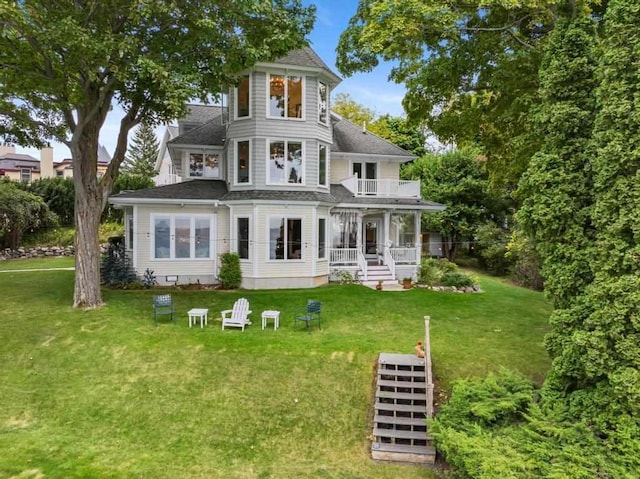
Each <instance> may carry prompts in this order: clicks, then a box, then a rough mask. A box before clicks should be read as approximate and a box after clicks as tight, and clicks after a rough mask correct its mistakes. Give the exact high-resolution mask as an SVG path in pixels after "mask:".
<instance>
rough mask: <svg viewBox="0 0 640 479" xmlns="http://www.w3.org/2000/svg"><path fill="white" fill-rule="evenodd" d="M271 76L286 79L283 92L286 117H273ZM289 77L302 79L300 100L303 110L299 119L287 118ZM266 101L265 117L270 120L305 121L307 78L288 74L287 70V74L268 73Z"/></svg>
mask: <svg viewBox="0 0 640 479" xmlns="http://www.w3.org/2000/svg"><path fill="white" fill-rule="evenodd" d="M271 75H275V76H281V77H284V90H283V92H282V95H283V98H284V99H285V104H284V111H285V116H271V88H270V85H271V81H270V80H271ZM289 77H300V79H301V82H300V83H301V94H300V97H301V98H300V100H301V101H302V103H301V104H300V108H301V109H302V111H301V116H300V118H297V117H290V116H286V113H287V112H288V103H289V99H288V95H287V91H288V90H289V82H288V80H287V79H288V78H289ZM266 82H267V84H266V87H265V88H266V93H267V94H266V97H267V98H266V100H267V104H266V111H265V115H266V118H267V119H268V120H285V121H305V111H306V109H307V107H306V103H307V100H306V98H305V96H306V85H307V77H306V76H305V75H304V74H302V75H297V74H295V73H290V72H287V71H286V70H285V73H275V72H267V74H266Z"/></svg>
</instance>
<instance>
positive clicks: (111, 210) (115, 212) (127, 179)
mask: <svg viewBox="0 0 640 479" xmlns="http://www.w3.org/2000/svg"><path fill="white" fill-rule="evenodd" d="M153 186H155V184H154V182H153V180H152V179H151V178H149V177H147V176H141V175H132V174H129V173H122V174H120V175H118V179H117V180H116V182H115V183H114V185H113V191H112V192H111V194H113V195H115V194H117V193H120V192H121V191H124V190H129V191H135V190H144V189H145V188H152V187H153ZM123 217H124V213H123V211H122V210H120V209H116V208H115V207H114V206H113V205H107V207H106V208H105V210H104V212H103V213H102V222H103V223H104V222H105V221H107V222H120V223H122V219H123Z"/></svg>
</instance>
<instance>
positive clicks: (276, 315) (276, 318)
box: [262, 311, 280, 331]
mask: <svg viewBox="0 0 640 479" xmlns="http://www.w3.org/2000/svg"><path fill="white" fill-rule="evenodd" d="M269 319H273V330H274V331H275V330H276V329H278V327H279V326H280V311H263V312H262V329H264V328H265V326H266V325H267V320H269Z"/></svg>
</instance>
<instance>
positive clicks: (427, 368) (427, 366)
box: [424, 316, 433, 419]
mask: <svg viewBox="0 0 640 479" xmlns="http://www.w3.org/2000/svg"><path fill="white" fill-rule="evenodd" d="M430 320H431V318H430V317H429V316H425V317H424V376H425V378H424V380H425V385H426V389H427V419H432V418H433V375H432V373H431V339H430V337H429V322H430Z"/></svg>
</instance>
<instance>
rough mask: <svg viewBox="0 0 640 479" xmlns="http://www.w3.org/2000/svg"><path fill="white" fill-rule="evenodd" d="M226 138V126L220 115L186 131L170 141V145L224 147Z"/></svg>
mask: <svg viewBox="0 0 640 479" xmlns="http://www.w3.org/2000/svg"><path fill="white" fill-rule="evenodd" d="M225 136H226V130H225V126H224V125H223V124H222V118H221V117H220V115H218V116H217V117H215V118H213V119H211V120H209V121H207V122H206V123H203V124H202V125H200V126H196V127H195V128H191V129H190V130H187V131H185V132H184V133H183V134H182V135H179V136H176V137H175V138H173V139H171V140H169V141H168V142H167V144H170V145H212V146H223V145H224V140H225Z"/></svg>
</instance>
